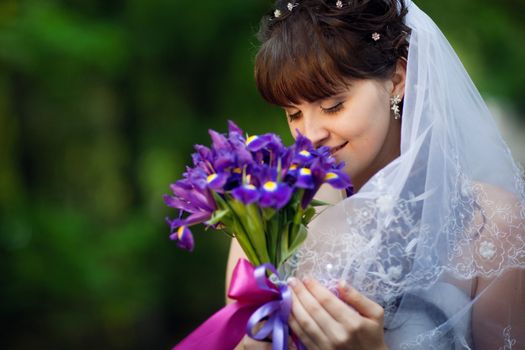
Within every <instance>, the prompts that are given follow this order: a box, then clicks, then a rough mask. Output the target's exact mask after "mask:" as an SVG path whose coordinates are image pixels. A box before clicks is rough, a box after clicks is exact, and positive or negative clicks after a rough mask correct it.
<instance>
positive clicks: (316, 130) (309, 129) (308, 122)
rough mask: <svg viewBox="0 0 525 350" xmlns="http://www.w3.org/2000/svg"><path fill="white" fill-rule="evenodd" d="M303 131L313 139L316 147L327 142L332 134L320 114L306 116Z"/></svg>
mask: <svg viewBox="0 0 525 350" xmlns="http://www.w3.org/2000/svg"><path fill="white" fill-rule="evenodd" d="M302 133H303V135H304V136H306V137H308V138H309V139H310V140H311V141H312V143H313V145H314V147H315V148H318V147H321V146H322V145H323V144H325V143H326V141H327V140H328V137H329V135H330V132H329V131H328V129H327V128H326V126H325V125H323V123H322V121H321V118H320V116H315V115H305V116H304V125H303V130H302Z"/></svg>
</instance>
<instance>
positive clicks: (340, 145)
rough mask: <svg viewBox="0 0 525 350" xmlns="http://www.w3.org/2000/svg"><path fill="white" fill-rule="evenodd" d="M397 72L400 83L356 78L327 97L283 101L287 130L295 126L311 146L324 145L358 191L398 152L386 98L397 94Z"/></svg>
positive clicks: (397, 126) (397, 123)
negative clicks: (342, 89)
mask: <svg viewBox="0 0 525 350" xmlns="http://www.w3.org/2000/svg"><path fill="white" fill-rule="evenodd" d="M402 78H403V81H402V87H401V86H400V85H401V84H397V83H396V82H395V81H394V82H393V81H392V80H385V81H377V80H369V79H367V80H359V81H355V82H353V83H352V84H351V85H350V86H349V87H348V88H347V89H346V90H344V91H343V92H342V93H340V94H338V95H335V96H332V97H330V98H327V99H324V100H320V101H315V102H311V103H310V102H302V103H300V104H297V105H293V106H290V107H285V111H286V114H287V117H288V124H289V127H290V130H291V132H292V135H294V137H295V136H296V134H297V133H296V130H299V131H300V132H301V134H303V135H305V136H307V137H308V138H309V139H310V140H312V142H313V143H314V146H316V147H320V146H328V147H330V148H331V150H332V154H333V155H334V157H335V158H336V159H337V161H344V162H345V167H344V171H345V172H346V173H347V174H348V175H349V176H350V178H351V180H352V182H353V184H354V187H355V190H356V191H358V190H359V189H360V188H361V187H362V186H363V184H364V183H365V182H366V181H368V180H369V179H370V178H371V177H372V176H373V175H374V174H375V173H376V172H377V171H379V170H380V169H381V168H383V167H384V166H385V165H387V164H388V163H390V162H391V161H392V160H393V159H395V158H396V157H397V156H399V153H400V151H399V148H400V130H401V122H400V119H398V120H396V119H394V117H393V114H392V113H391V110H390V98H391V97H392V96H394V95H395V94H398V95H400V97H403V94H402V90H401V89H404V75H403V76H402ZM396 90H401V91H399V92H398V91H396ZM400 92H401V93H400Z"/></svg>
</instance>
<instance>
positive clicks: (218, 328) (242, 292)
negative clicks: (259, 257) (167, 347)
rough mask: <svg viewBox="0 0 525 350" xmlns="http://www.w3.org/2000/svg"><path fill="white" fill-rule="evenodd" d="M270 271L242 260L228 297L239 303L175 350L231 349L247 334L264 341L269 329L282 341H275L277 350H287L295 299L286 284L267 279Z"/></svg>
mask: <svg viewBox="0 0 525 350" xmlns="http://www.w3.org/2000/svg"><path fill="white" fill-rule="evenodd" d="M266 268H269V267H268V265H266V264H265V265H262V266H259V267H258V268H257V269H254V267H253V265H252V264H250V262H249V261H247V260H245V259H240V260H239V261H238V262H237V265H236V266H235V269H234V271H233V274H232V279H231V283H230V288H229V290H228V297H230V298H231V299H234V300H236V301H235V302H234V303H231V304H229V305H227V306H225V307H223V308H222V309H221V310H219V311H218V312H216V313H215V314H213V316H211V317H210V318H209V319H208V320H206V322H204V323H203V324H202V325H200V326H199V327H198V328H197V329H196V330H195V331H193V333H191V334H190V335H188V336H187V337H186V338H184V339H183V340H182V341H181V342H180V343H178V344H177V345H176V346H175V347H174V348H173V349H172V350H203V349H206V350H231V349H234V348H235V346H237V344H239V342H240V341H241V339H242V338H243V337H244V335H245V334H246V333H247V332H248V334H249V335H250V336H252V337H253V338H261V336H263V334H264V336H266V335H268V334H269V333H270V332H269V328H272V329H273V333H274V336H277V338H278V339H274V343H273V349H274V350H277V349H283V350H285V349H286V348H287V345H288V343H287V338H288V326H287V321H288V316H289V313H290V308H291V297H290V293H289V291H287V287H286V285H282V286H279V288H278V287H277V286H275V285H274V284H273V283H271V282H270V281H269V280H268V279H267V278H266V275H265V271H266ZM270 269H271V270H273V271H275V269H273V267H272V268H270ZM261 271H262V272H261ZM275 272H276V271H275ZM263 283H264V285H263ZM268 309H271V312H270V311H269V310H268ZM256 311H257V312H256ZM272 312H273V313H274V314H275V315H272V314H271V313H272ZM252 316H253V317H252ZM266 316H269V317H270V318H269V319H268V321H270V322H267V323H266V324H265V325H264V326H263V328H262V329H261V330H260V331H259V332H258V333H257V334H255V335H254V334H253V333H252V329H251V328H252V327H253V326H254V325H255V324H257V322H258V321H259V320H262V318H264V317H266ZM248 320H250V322H248ZM283 323H284V325H283ZM275 333H277V334H275Z"/></svg>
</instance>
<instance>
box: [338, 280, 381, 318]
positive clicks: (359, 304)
mask: <svg viewBox="0 0 525 350" xmlns="http://www.w3.org/2000/svg"><path fill="white" fill-rule="evenodd" d="M337 289H338V291H339V295H340V297H341V299H342V300H343V301H344V302H346V303H348V305H350V306H352V307H353V308H355V309H356V310H357V311H358V312H359V313H360V314H361V315H363V316H364V317H367V318H372V319H374V320H380V321H382V320H383V315H384V310H383V308H382V307H381V305H379V304H377V303H376V302H374V301H372V300H370V299H368V298H367V297H365V296H364V295H363V294H361V293H359V292H358V291H357V290H356V289H355V288H353V287H352V286H350V285H348V284H347V283H346V282H345V281H340V282H339V284H338V286H337Z"/></svg>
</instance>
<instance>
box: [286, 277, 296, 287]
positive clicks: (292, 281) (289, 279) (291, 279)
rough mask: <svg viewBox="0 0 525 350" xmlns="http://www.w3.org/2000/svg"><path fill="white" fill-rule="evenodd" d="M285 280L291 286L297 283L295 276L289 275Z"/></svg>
mask: <svg viewBox="0 0 525 350" xmlns="http://www.w3.org/2000/svg"><path fill="white" fill-rule="evenodd" d="M286 282H287V283H288V285H289V286H291V287H292V288H293V287H295V286H296V285H297V279H296V278H295V277H290V278H288V279H287V280H286Z"/></svg>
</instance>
